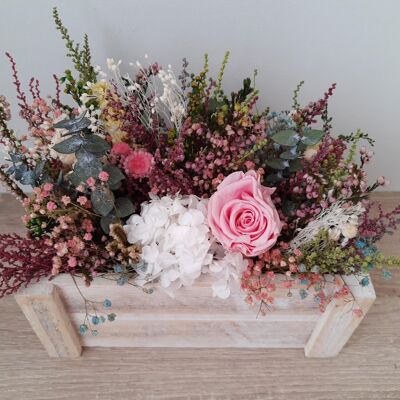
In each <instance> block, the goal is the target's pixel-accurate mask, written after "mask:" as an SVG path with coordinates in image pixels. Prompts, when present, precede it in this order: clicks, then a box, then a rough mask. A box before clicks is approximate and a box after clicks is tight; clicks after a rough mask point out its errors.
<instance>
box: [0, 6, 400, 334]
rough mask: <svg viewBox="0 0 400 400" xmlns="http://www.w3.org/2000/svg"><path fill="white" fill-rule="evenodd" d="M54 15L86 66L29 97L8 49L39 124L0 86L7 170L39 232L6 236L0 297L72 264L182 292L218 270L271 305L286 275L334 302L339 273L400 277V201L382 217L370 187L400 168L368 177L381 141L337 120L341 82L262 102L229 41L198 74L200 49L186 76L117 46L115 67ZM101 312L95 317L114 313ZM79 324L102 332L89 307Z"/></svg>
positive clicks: (3, 173)
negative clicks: (397, 253) (307, 97)
mask: <svg viewBox="0 0 400 400" xmlns="http://www.w3.org/2000/svg"><path fill="white" fill-rule="evenodd" d="M53 14H54V20H55V23H56V27H57V29H58V30H59V31H60V33H61V35H62V38H63V39H64V41H65V43H66V47H67V51H68V53H67V55H68V57H70V58H71V60H72V62H73V64H74V68H75V70H74V71H70V70H66V71H65V72H64V74H63V76H61V77H57V76H55V75H54V81H55V96H54V97H43V96H42V94H41V92H40V85H39V82H38V80H36V79H34V78H32V79H31V80H30V82H29V84H28V88H29V93H30V97H31V98H28V94H27V93H25V92H24V90H23V88H22V84H21V82H20V80H19V78H18V73H17V68H16V63H15V61H14V58H13V57H12V56H11V55H10V54H9V53H6V56H7V57H8V59H9V60H10V62H11V68H12V74H13V78H14V84H15V87H16V90H17V99H18V101H19V107H20V113H19V114H20V117H21V118H23V119H24V120H25V121H26V122H27V124H28V131H29V136H22V137H20V136H17V135H16V134H15V132H14V131H13V130H12V129H11V128H10V127H9V122H10V119H11V113H10V107H9V104H8V103H7V101H6V99H5V98H4V97H3V96H0V143H1V145H2V146H3V149H4V150H5V151H6V153H7V155H8V157H7V162H8V165H3V166H1V168H0V177H1V180H2V182H3V183H4V185H5V186H6V187H7V188H8V189H9V190H10V191H11V192H12V193H13V194H14V195H15V196H16V197H17V198H18V199H19V200H20V201H21V202H22V204H23V205H24V207H25V209H26V214H25V215H24V216H23V222H24V224H25V226H26V228H27V232H28V235H27V237H26V238H25V237H19V236H17V235H6V234H4V235H0V296H4V295H6V294H11V293H14V292H16V291H17V290H18V289H19V288H21V287H23V286H26V285H28V284H29V283H31V282H34V281H37V280H39V279H42V278H45V277H48V278H50V279H51V278H52V277H54V276H56V275H58V274H60V273H68V274H71V275H72V277H73V278H74V277H76V276H82V277H83V278H84V280H85V282H86V284H87V285H90V283H91V281H92V280H93V279H94V278H96V277H101V276H104V275H107V276H109V274H112V276H113V277H116V278H115V280H116V281H117V283H118V284H120V285H123V284H128V283H129V284H131V285H133V286H135V287H136V289H135V288H132V290H143V292H144V293H151V291H152V290H154V288H156V287H157V288H160V290H165V291H166V292H167V293H168V294H170V295H171V296H174V293H175V292H176V291H177V290H179V288H180V287H182V286H191V285H193V284H194V283H195V282H196V281H197V280H198V279H201V277H202V276H204V275H206V274H207V275H209V276H210V278H211V279H210V282H211V283H210V296H212V295H214V296H218V297H220V298H221V299H226V298H228V297H229V295H230V293H231V287H232V285H240V286H241V288H242V290H243V298H244V300H245V301H246V302H247V303H249V304H258V305H260V307H261V308H260V310H261V311H262V312H265V311H266V310H267V309H269V308H270V307H271V306H272V305H273V302H274V291H275V290H276V288H277V286H278V285H282V286H283V287H284V288H286V289H287V291H288V295H292V292H291V288H292V286H293V284H294V282H301V283H302V284H303V285H304V288H303V289H301V290H300V292H299V294H298V295H299V296H300V297H301V298H305V297H307V296H308V295H313V296H314V298H315V301H316V302H317V303H318V304H319V306H320V308H321V310H323V309H324V307H325V306H326V304H327V303H328V302H329V301H330V299H331V298H332V296H335V297H337V296H346V295H348V290H347V289H346V288H343V287H339V285H338V289H337V291H336V292H334V293H330V294H329V293H326V292H325V291H324V284H325V282H326V280H327V279H330V278H329V277H331V279H334V277H335V275H336V274H354V275H356V276H357V277H359V282H360V285H363V286H366V285H368V284H369V279H368V277H367V276H366V274H367V273H368V272H369V271H370V270H372V269H374V268H382V269H383V273H384V275H385V277H390V271H389V270H388V269H386V268H389V267H394V266H399V265H400V258H396V257H385V256H384V255H383V254H381V253H380V252H379V251H378V249H377V248H376V246H375V244H376V242H377V241H378V240H380V239H381V238H382V236H383V235H384V234H385V233H388V232H391V231H392V230H394V229H395V228H396V226H397V223H398V222H399V215H400V206H399V207H397V208H395V209H394V210H393V211H391V212H389V213H385V212H384V211H383V209H382V207H381V206H379V205H378V215H377V216H373V215H374V214H373V213H372V209H373V207H374V203H373V202H372V201H371V200H370V199H369V195H370V193H371V192H373V191H374V190H375V189H377V188H378V187H380V186H384V185H387V184H388V183H389V182H388V180H387V179H385V178H384V177H379V178H378V179H377V180H376V181H375V182H374V183H372V184H368V181H367V175H366V172H365V166H366V164H367V163H368V162H370V160H371V158H372V156H373V152H372V151H370V150H369V149H367V147H366V145H369V146H372V145H373V140H372V139H370V138H369V137H368V135H366V134H365V133H363V132H362V131H360V130H357V131H356V132H354V133H351V134H349V135H347V136H345V135H341V136H339V137H335V136H334V135H333V134H332V132H331V129H332V126H331V118H330V117H329V115H328V100H329V98H330V97H331V96H332V94H333V91H334V90H335V87H336V84H333V85H332V86H331V87H330V88H329V89H328V90H327V92H326V93H325V94H324V96H323V97H322V98H321V99H320V100H317V101H314V102H311V103H309V104H308V105H306V106H302V105H300V103H299V100H298V95H299V91H300V89H301V86H302V85H303V82H300V84H299V85H298V87H297V88H296V89H295V91H294V95H293V106H292V109H291V110H289V111H284V112H280V113H276V112H271V111H270V110H269V109H266V110H264V111H262V112H259V111H258V109H257V100H258V94H259V92H258V90H257V89H256V88H255V83H254V81H255V76H256V72H255V73H254V77H253V79H250V78H246V79H244V80H243V84H242V87H241V88H240V89H239V90H238V91H236V92H232V93H231V94H229V95H228V94H226V93H225V92H224V90H223V87H222V80H223V75H224V70H225V68H226V66H227V63H228V57H229V53H226V55H225V57H224V59H223V62H222V66H221V69H220V72H219V74H218V76H217V78H215V79H214V78H212V77H209V74H208V57H207V55H205V57H204V67H203V69H202V71H201V72H199V73H197V74H196V73H189V72H188V62H187V61H186V59H183V66H182V71H181V73H180V74H179V76H178V77H176V76H175V74H174V72H173V70H172V68H171V67H170V66H168V67H167V68H166V69H164V68H163V67H161V66H160V65H158V64H157V63H151V62H149V61H148V60H147V56H145V62H143V63H141V62H139V61H138V62H136V63H135V64H130V65H129V68H130V69H131V70H133V72H132V73H131V74H124V73H123V72H122V71H121V61H118V62H115V61H114V60H113V59H112V58H110V59H108V60H107V67H108V71H107V73H105V72H103V71H102V70H101V68H100V67H94V66H93V65H92V59H91V52H90V47H89V42H88V38H87V36H85V37H84V42H83V45H79V44H77V43H75V42H74V41H73V40H72V39H71V37H70V36H69V33H68V30H67V29H66V28H65V26H64V25H63V23H62V21H61V19H60V17H59V15H58V12H57V10H56V9H54V12H53ZM62 91H63V93H64V94H66V95H67V96H69V97H70V98H71V99H72V100H73V102H74V104H73V105H71V103H70V102H63V101H62V99H61V92H62ZM27 140H29V142H26V141H27ZM361 141H364V142H366V145H362V146H361V147H360V146H359V144H360V142H361ZM26 187H31V188H32V189H31V190H28V191H27V192H25V190H23V189H22V188H26ZM28 254H29V256H28ZM383 266H385V267H383ZM82 296H83V295H82ZM85 304H87V306H88V307H86V308H87V309H89V310H90V309H91V307H93V308H94V309H95V305H94V304H91V303H90V301H89V300H87V299H85ZM103 306H104V307H105V308H109V307H110V306H111V301H110V300H108V299H106V300H105V301H104V303H103ZM353 311H354V313H355V314H356V315H357V314H359V313H360V310H359V309H358V308H357V307H355V308H354V310H353ZM87 318H91V322H92V323H93V324H94V325H97V324H99V323H101V322H104V321H105V320H106V319H107V318H105V317H103V316H100V317H99V316H98V315H97V313H96V312H94V313H93V315H91V314H90V312H89V313H88V315H87ZM114 319H115V314H114V313H112V314H108V320H109V321H113V320H114ZM80 331H81V333H85V332H86V331H88V322H87V320H86V319H85V321H84V323H83V324H82V325H81V327H80ZM91 331H92V333H93V334H96V333H97V330H95V329H91Z"/></svg>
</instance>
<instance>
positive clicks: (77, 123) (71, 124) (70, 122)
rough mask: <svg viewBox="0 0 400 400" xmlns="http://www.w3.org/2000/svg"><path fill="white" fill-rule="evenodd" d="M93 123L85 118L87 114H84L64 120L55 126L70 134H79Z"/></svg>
mask: <svg viewBox="0 0 400 400" xmlns="http://www.w3.org/2000/svg"><path fill="white" fill-rule="evenodd" d="M90 124H91V122H90V119H89V118H86V117H85V113H82V114H81V115H79V116H78V117H76V118H75V117H72V118H70V119H64V120H62V121H60V122H57V123H56V124H54V128H56V129H66V130H67V131H68V132H69V133H77V132H80V131H82V130H84V129H85V128H88V127H89V126H90Z"/></svg>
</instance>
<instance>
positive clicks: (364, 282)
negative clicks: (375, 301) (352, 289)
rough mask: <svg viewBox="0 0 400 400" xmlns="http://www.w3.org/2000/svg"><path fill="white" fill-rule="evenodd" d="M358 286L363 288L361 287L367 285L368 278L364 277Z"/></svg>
mask: <svg viewBox="0 0 400 400" xmlns="http://www.w3.org/2000/svg"><path fill="white" fill-rule="evenodd" d="M360 285H361V286H363V287H365V286H368V285H369V278H368V276H366V277H364V278H362V279H361V281H360Z"/></svg>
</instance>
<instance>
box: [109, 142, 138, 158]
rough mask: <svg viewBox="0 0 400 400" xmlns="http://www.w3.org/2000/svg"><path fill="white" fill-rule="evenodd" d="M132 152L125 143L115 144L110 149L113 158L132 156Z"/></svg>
mask: <svg viewBox="0 0 400 400" xmlns="http://www.w3.org/2000/svg"><path fill="white" fill-rule="evenodd" d="M132 153H133V150H132V148H131V147H130V146H129V144H127V143H125V142H119V143H115V144H114V145H113V147H112V149H111V154H113V155H115V156H125V157H126V156H128V155H129V154H132Z"/></svg>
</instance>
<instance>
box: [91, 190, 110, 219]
mask: <svg viewBox="0 0 400 400" xmlns="http://www.w3.org/2000/svg"><path fill="white" fill-rule="evenodd" d="M91 200H92V204H93V209H94V211H95V212H97V213H99V214H100V215H102V216H106V215H108V214H109V213H110V211H111V210H112V209H113V208H114V195H113V193H112V192H111V190H109V189H108V188H107V187H105V186H97V187H96V188H95V189H94V190H93V192H92V196H91Z"/></svg>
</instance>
